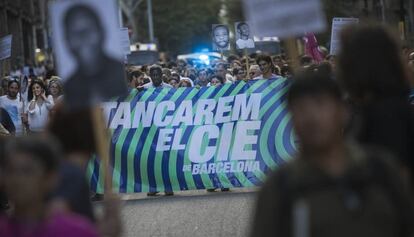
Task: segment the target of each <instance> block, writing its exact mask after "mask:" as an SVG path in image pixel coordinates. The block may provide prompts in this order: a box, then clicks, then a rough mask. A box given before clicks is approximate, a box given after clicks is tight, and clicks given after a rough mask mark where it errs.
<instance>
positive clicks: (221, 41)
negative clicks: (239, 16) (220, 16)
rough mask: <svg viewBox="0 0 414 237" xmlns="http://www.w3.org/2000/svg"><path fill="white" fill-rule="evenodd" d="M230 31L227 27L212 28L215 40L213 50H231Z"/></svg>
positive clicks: (217, 26) (215, 26)
mask: <svg viewBox="0 0 414 237" xmlns="http://www.w3.org/2000/svg"><path fill="white" fill-rule="evenodd" d="M229 34H230V31H229V28H228V27H227V26H226V25H221V24H219V25H213V26H212V38H213V50H214V51H223V50H230V36H229Z"/></svg>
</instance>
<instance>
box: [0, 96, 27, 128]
mask: <svg viewBox="0 0 414 237" xmlns="http://www.w3.org/2000/svg"><path fill="white" fill-rule="evenodd" d="M0 107H2V108H4V109H5V110H6V111H7V113H8V114H9V116H10V118H11V120H12V121H13V124H14V127H15V128H16V135H22V134H23V124H22V118H21V115H22V112H23V102H21V101H20V96H19V95H18V96H17V97H16V99H14V100H12V99H9V98H8V97H7V95H4V96H2V97H0Z"/></svg>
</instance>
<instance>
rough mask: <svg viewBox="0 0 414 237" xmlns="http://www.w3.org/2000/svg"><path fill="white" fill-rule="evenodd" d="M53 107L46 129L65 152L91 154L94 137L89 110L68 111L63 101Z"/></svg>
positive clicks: (93, 146) (93, 150) (93, 147)
mask: <svg viewBox="0 0 414 237" xmlns="http://www.w3.org/2000/svg"><path fill="white" fill-rule="evenodd" d="M55 108H56V110H55V113H54V114H53V116H52V118H51V120H50V122H49V124H48V131H49V133H51V134H52V135H53V136H54V137H56V138H57V139H58V140H59V142H60V143H61V144H62V147H63V151H64V152H65V154H66V155H68V154H70V153H84V154H88V155H91V154H93V153H94V152H95V142H94V141H95V139H94V133H93V127H94V126H93V121H92V112H91V110H90V109H81V110H77V111H68V110H66V109H65V106H64V104H63V103H60V104H58V105H57V106H56V107H55Z"/></svg>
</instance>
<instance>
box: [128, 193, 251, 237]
mask: <svg viewBox="0 0 414 237" xmlns="http://www.w3.org/2000/svg"><path fill="white" fill-rule="evenodd" d="M256 194H257V191H256V190H255V189H233V190H232V191H230V192H215V193H207V192H206V191H204V190H199V191H186V192H178V193H176V195H174V196H172V197H166V196H163V195H160V196H157V197H146V195H145V194H137V195H126V196H123V199H126V201H124V203H123V206H122V218H123V223H124V235H123V236H125V237H136V236H139V237H146V236H151V237H152V236H154V237H155V236H168V237H170V236H171V237H172V236H180V237H187V236H188V237H190V236H191V237H198V236H200V237H201V236H208V237H216V236H217V237H219V236H226V237H227V236H237V237H238V236H240V237H245V236H247V235H248V229H249V225H250V219H251V215H252V212H253V207H254V202H255V198H256Z"/></svg>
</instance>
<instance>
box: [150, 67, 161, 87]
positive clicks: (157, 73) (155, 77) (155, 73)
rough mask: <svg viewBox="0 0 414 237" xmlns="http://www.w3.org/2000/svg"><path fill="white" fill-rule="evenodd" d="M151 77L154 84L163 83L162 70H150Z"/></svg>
mask: <svg viewBox="0 0 414 237" xmlns="http://www.w3.org/2000/svg"><path fill="white" fill-rule="evenodd" d="M150 77H151V80H152V84H154V86H159V85H161V83H162V71H161V70H158V69H154V70H151V71H150Z"/></svg>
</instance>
